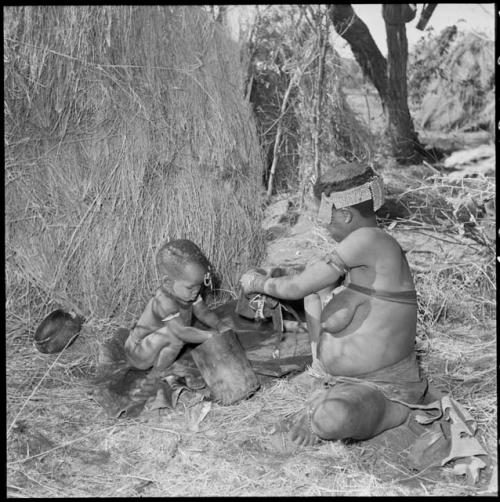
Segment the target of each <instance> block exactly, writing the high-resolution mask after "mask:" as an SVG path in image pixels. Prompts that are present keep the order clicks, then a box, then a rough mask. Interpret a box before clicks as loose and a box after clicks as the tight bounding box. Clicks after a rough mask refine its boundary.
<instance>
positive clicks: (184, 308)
mask: <svg viewBox="0 0 500 502" xmlns="http://www.w3.org/2000/svg"><path fill="white" fill-rule="evenodd" d="M176 313H178V317H179V319H180V320H181V322H182V324H184V325H185V326H191V323H192V318H193V304H192V303H191V302H190V303H185V302H179V301H177V300H176V299H175V298H172V297H170V296H167V295H166V294H165V293H164V292H163V291H162V290H161V289H158V290H157V291H156V292H155V295H154V296H153V297H152V298H151V299H150V300H149V301H148V303H147V304H146V307H145V308H144V311H143V312H142V314H141V316H140V317H139V319H138V320H137V324H136V326H135V328H134V329H135V333H134V335H135V336H136V338H138V339H142V338H143V337H145V336H147V335H149V334H150V333H152V332H154V331H156V330H158V329H160V328H161V327H162V326H163V324H164V322H165V320H168V319H169V317H170V316H173V315H175V314H176ZM158 314H160V315H158Z"/></svg>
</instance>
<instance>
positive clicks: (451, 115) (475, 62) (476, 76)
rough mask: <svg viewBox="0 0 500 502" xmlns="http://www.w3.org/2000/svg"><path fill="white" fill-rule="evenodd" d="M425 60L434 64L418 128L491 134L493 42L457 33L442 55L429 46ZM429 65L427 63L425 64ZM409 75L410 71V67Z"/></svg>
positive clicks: (419, 115)
mask: <svg viewBox="0 0 500 502" xmlns="http://www.w3.org/2000/svg"><path fill="white" fill-rule="evenodd" d="M429 50H430V53H429V54H427V55H426V56H425V57H427V58H428V59H429V58H430V61H435V68H437V69H438V71H436V70H435V69H434V71H435V75H434V76H433V77H432V78H431V77H429V76H428V75H427V76H426V77H427V78H428V79H429V83H428V85H427V88H426V89H425V95H424V96H423V99H422V102H421V104H420V105H419V107H418V109H417V110H416V111H415V118H416V119H417V121H418V122H419V124H420V126H421V127H422V128H427V129H433V130H439V131H450V130H453V129H458V128H460V129H464V130H477V129H486V130H488V131H490V133H491V134H494V133H493V131H494V127H495V126H494V105H493V102H494V94H495V79H494V75H495V70H494V68H495V55H494V42H493V41H492V40H488V39H487V38H483V37H481V36H478V35H477V34H475V33H459V35H458V36H457V38H456V39H455V40H454V41H453V42H452V44H451V45H450V47H449V48H448V50H447V51H446V52H444V53H443V54H439V55H438V54H436V53H435V52H436V51H435V50H433V49H432V45H430V46H429ZM426 64H427V65H430V63H429V61H427V63H426ZM410 71H411V67H410Z"/></svg>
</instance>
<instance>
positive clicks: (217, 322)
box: [193, 300, 233, 333]
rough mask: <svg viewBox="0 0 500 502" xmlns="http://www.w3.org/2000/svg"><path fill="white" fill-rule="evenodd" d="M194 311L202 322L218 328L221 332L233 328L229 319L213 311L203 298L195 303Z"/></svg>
mask: <svg viewBox="0 0 500 502" xmlns="http://www.w3.org/2000/svg"><path fill="white" fill-rule="evenodd" d="M193 313H194V315H195V316H196V317H197V318H198V319H199V320H200V321H201V322H203V323H205V324H206V325H207V326H210V327H211V328H214V329H216V330H217V331H218V332H219V333H224V332H226V331H229V330H231V329H232V328H233V326H232V323H231V321H230V320H229V319H228V320H225V319H221V318H220V317H219V316H218V315H217V314H216V313H215V312H212V311H211V310H210V309H209V308H208V305H207V304H206V303H205V302H204V301H203V300H201V301H197V302H196V303H194V304H193Z"/></svg>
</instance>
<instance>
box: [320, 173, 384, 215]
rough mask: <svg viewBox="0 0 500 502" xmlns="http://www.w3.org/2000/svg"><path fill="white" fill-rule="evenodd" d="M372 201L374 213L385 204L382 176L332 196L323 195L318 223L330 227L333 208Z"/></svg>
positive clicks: (333, 193)
mask: <svg viewBox="0 0 500 502" xmlns="http://www.w3.org/2000/svg"><path fill="white" fill-rule="evenodd" d="M370 199H372V200H373V210H374V211H377V209H380V208H381V207H382V204H383V203H384V182H383V181H382V178H381V177H380V176H375V177H374V178H372V179H371V180H370V181H367V182H366V183H364V184H363V185H361V186H358V187H354V188H349V189H348V190H344V191H343V192H332V193H331V194H330V195H325V194H324V193H322V194H321V204H320V206H319V211H318V221H319V222H320V223H322V224H324V225H329V224H330V221H331V218H332V208H333V206H335V208H336V209H342V208H343V207H348V206H353V205H354V204H359V203H360V202H364V201H365V200H370Z"/></svg>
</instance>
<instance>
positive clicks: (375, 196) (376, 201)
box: [313, 162, 384, 240]
mask: <svg viewBox="0 0 500 502" xmlns="http://www.w3.org/2000/svg"><path fill="white" fill-rule="evenodd" d="M313 192H314V195H315V197H316V198H317V200H318V202H320V209H319V212H318V220H319V222H320V223H322V224H324V225H327V226H330V225H331V226H335V227H338V229H339V231H338V232H337V234H338V235H337V237H339V238H340V240H341V239H342V238H344V237H345V236H346V235H347V234H348V233H349V232H350V231H352V230H353V229H354V227H355V226H356V225H358V226H359V222H360V221H365V220H373V218H375V211H377V210H378V209H379V208H380V207H381V206H382V204H383V202H384V185H383V181H382V179H381V178H380V176H378V175H377V173H375V171H374V170H373V169H372V167H371V166H369V165H368V164H364V163H361V162H340V163H338V164H336V165H335V166H333V167H331V168H330V169H328V170H327V171H325V172H324V173H323V174H322V176H321V177H320V178H319V179H318V180H317V181H316V183H315V185H314V187H313ZM351 210H354V211H351ZM353 216H354V217H355V219H353ZM334 238H336V237H335V236H334ZM339 238H336V240H339Z"/></svg>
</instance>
